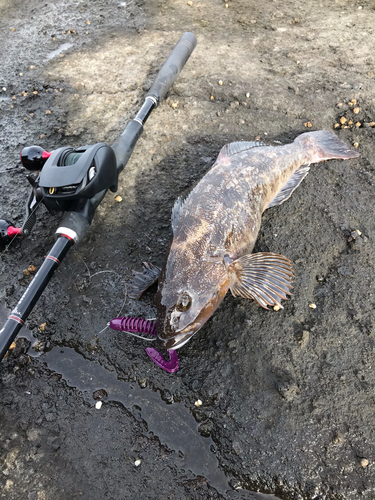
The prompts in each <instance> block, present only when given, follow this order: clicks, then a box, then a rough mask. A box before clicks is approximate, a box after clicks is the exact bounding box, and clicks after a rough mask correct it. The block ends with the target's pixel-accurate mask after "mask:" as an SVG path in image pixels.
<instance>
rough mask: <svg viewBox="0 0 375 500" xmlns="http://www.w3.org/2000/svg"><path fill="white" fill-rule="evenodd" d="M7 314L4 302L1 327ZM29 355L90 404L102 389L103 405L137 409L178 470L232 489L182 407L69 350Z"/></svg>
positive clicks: (25, 331)
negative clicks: (112, 403)
mask: <svg viewBox="0 0 375 500" xmlns="http://www.w3.org/2000/svg"><path fill="white" fill-rule="evenodd" d="M9 314H10V310H9V309H8V308H7V307H6V306H5V304H3V303H2V304H0V326H2V325H3V324H4V323H5V321H6V319H7V317H8V316H9ZM20 337H23V338H27V339H28V340H29V341H30V342H31V345H34V344H35V343H37V342H38V340H37V339H36V338H35V337H34V336H33V334H32V332H31V331H30V330H29V329H27V328H26V327H25V326H24V327H23V328H22V329H21V330H20V332H19V334H18V336H17V338H20ZM28 354H29V355H30V356H31V357H34V358H35V357H38V358H39V361H40V362H41V363H44V364H45V365H47V368H48V369H49V370H51V371H53V372H56V373H58V374H60V375H61V376H62V378H63V379H64V380H65V381H66V383H67V384H68V385H69V386H70V387H74V388H76V389H78V390H79V391H81V392H82V393H83V394H85V395H86V396H87V397H88V398H90V399H91V400H92V401H93V403H94V399H93V397H92V395H93V393H94V392H95V391H97V390H99V389H104V390H105V391H106V392H107V394H108V397H106V399H105V401H115V402H119V403H121V404H123V405H124V407H125V408H127V409H128V410H130V411H131V412H132V411H133V406H134V405H137V406H138V407H140V408H141V411H140V414H141V417H142V419H143V420H144V421H145V422H146V424H147V427H148V431H149V432H150V433H153V434H154V435H155V436H157V437H158V438H159V440H160V442H161V444H163V445H165V446H167V447H168V448H169V449H170V450H175V451H176V452H177V456H179V457H181V458H177V459H176V463H177V464H178V466H179V467H181V468H182V469H187V470H190V471H191V472H192V473H193V474H195V475H197V476H204V477H205V478H206V479H207V480H208V482H209V483H210V485H211V486H212V487H214V488H216V489H217V490H218V491H219V492H221V493H224V492H225V491H227V490H229V489H231V488H230V486H229V485H228V481H227V478H226V476H225V474H224V472H223V471H221V470H220V469H219V466H218V461H217V458H216V456H215V455H214V453H212V451H211V450H210V447H211V446H213V445H214V442H213V441H212V439H211V438H205V437H202V436H201V435H200V434H199V432H198V424H197V422H196V421H195V419H194V417H193V415H192V414H191V413H190V411H189V410H188V409H187V408H186V407H185V406H184V405H183V404H178V403H173V404H166V403H165V402H164V401H163V400H162V399H161V397H160V394H159V393H158V392H153V391H152V390H151V389H149V388H147V387H146V388H144V389H141V388H140V387H139V386H138V384H136V383H130V382H124V381H122V380H118V378H117V374H116V372H115V370H113V371H109V370H108V369H106V368H104V367H103V366H101V365H99V364H98V363H95V362H94V361H89V360H87V359H85V358H84V357H83V356H81V355H80V354H78V353H77V352H76V351H74V349H71V348H67V347H64V348H61V347H54V348H53V349H52V350H51V351H49V352H45V353H42V354H40V353H39V352H36V351H34V350H33V349H32V348H30V349H29V351H28ZM104 404H105V402H104ZM179 451H180V452H181V453H182V456H181V454H179V453H178V452H179Z"/></svg>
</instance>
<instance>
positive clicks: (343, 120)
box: [340, 116, 348, 125]
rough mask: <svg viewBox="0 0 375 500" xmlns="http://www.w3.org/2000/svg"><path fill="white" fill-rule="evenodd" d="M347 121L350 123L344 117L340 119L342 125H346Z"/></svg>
mask: <svg viewBox="0 0 375 500" xmlns="http://www.w3.org/2000/svg"><path fill="white" fill-rule="evenodd" d="M347 121H348V120H347V119H346V118H345V116H342V117H341V118H340V123H341V125H344V123H346V122H347Z"/></svg>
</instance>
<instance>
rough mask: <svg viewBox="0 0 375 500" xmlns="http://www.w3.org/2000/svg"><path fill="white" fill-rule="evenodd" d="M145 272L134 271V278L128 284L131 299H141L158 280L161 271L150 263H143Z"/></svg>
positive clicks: (128, 293)
mask: <svg viewBox="0 0 375 500" xmlns="http://www.w3.org/2000/svg"><path fill="white" fill-rule="evenodd" d="M142 264H143V271H142V272H139V271H133V276H132V278H131V279H130V281H129V282H128V286H127V291H126V293H127V295H128V297H130V298H131V299H140V297H141V295H142V294H143V293H144V292H145V291H146V290H147V288H149V287H150V286H151V285H153V284H154V283H156V281H157V280H158V278H159V276H160V273H161V269H160V268H159V267H157V266H154V265H153V264H151V263H150V262H142Z"/></svg>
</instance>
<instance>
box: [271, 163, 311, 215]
mask: <svg viewBox="0 0 375 500" xmlns="http://www.w3.org/2000/svg"><path fill="white" fill-rule="evenodd" d="M309 170H310V164H309V165H302V167H299V169H298V170H297V171H296V172H294V174H293V175H292V177H291V178H290V179H289V180H288V182H287V183H286V184H285V186H284V187H283V188H282V190H281V191H279V192H278V193H277V195H276V196H275V198H274V199H273V200H272V201H271V203H269V205H268V207H267V208H270V207H275V206H276V205H281V204H282V203H284V201H286V200H287V199H288V198H289V197H290V196H291V195H292V193H293V191H294V190H295V189H297V188H298V186H299V185H300V184H301V182H302V181H303V179H304V178H305V177H306V175H307V174H308V173H309Z"/></svg>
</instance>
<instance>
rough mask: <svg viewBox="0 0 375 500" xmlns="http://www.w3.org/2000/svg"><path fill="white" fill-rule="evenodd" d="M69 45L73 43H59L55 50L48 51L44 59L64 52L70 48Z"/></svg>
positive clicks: (48, 59)
mask: <svg viewBox="0 0 375 500" xmlns="http://www.w3.org/2000/svg"><path fill="white" fill-rule="evenodd" d="M70 47H73V44H72V43H69V42H66V43H63V44H62V45H60V47H58V48H57V49H56V50H53V51H52V52H50V53H49V54H48V55H47V57H46V61H50V60H51V59H53V58H54V57H56V56H58V55H59V54H61V52H64V50H68V49H70Z"/></svg>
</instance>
